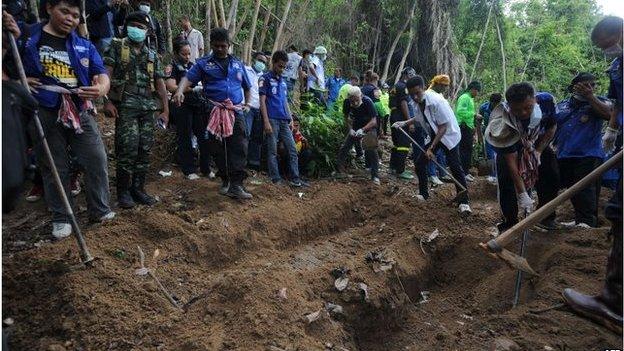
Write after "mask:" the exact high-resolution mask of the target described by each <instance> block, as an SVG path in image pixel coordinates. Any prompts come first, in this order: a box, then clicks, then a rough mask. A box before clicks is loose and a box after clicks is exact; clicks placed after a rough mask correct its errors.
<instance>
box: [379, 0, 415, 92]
mask: <svg viewBox="0 0 624 351" xmlns="http://www.w3.org/2000/svg"><path fill="white" fill-rule="evenodd" d="M417 3H418V1H417V0H414V3H413V4H412V8H411V10H410V14H409V17H408V18H407V20H406V21H405V24H403V27H402V28H401V29H400V30H399V32H398V33H397V35H396V37H395V38H394V40H393V41H392V45H391V46H390V50H389V51H388V57H386V63H385V64H384V70H383V73H382V75H381V81H382V82H385V81H386V79H388V70H389V69H390V62H391V61H392V55H394V50H396V47H397V44H399V39H401V35H402V34H403V32H405V30H406V29H407V26H408V25H409V23H410V22H411V20H412V17H414V12H415V11H416V4H417ZM399 74H400V73H399Z"/></svg>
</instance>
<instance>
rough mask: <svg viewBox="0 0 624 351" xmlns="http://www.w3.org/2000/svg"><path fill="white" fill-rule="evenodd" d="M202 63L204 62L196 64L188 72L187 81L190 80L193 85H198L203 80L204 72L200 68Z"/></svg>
mask: <svg viewBox="0 0 624 351" xmlns="http://www.w3.org/2000/svg"><path fill="white" fill-rule="evenodd" d="M200 62H202V61H197V63H195V64H194V65H193V67H191V69H189V70H188V72H186V79H188V80H189V82H191V83H193V84H197V83H198V82H199V81H200V80H201V78H202V73H203V72H202V69H201V66H200Z"/></svg>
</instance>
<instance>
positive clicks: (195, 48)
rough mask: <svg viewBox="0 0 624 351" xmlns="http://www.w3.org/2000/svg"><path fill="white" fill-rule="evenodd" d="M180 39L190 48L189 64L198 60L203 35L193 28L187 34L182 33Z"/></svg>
mask: <svg viewBox="0 0 624 351" xmlns="http://www.w3.org/2000/svg"><path fill="white" fill-rule="evenodd" d="M182 37H183V38H184V39H185V40H186V41H188V42H189V44H190V46H191V62H195V61H197V59H198V58H199V50H200V49H201V50H204V35H203V34H202V33H201V32H200V31H198V30H197V29H195V28H191V31H190V32H189V33H186V32H185V31H182Z"/></svg>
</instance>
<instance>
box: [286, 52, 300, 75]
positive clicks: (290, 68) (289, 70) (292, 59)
mask: <svg viewBox="0 0 624 351" xmlns="http://www.w3.org/2000/svg"><path fill="white" fill-rule="evenodd" d="M299 62H301V56H300V55H299V54H298V53H296V52H291V53H289V54H288V63H287V64H286V69H285V70H284V74H283V76H284V77H286V78H288V79H295V80H297V79H299V73H298V69H299Z"/></svg>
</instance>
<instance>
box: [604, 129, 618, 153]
mask: <svg viewBox="0 0 624 351" xmlns="http://www.w3.org/2000/svg"><path fill="white" fill-rule="evenodd" d="M617 135H618V130H617V129H613V128H611V127H607V130H606V131H605V133H604V135H603V136H602V149H603V150H604V151H605V152H606V153H610V152H612V151H613V149H615V139H616V138H617Z"/></svg>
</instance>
